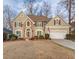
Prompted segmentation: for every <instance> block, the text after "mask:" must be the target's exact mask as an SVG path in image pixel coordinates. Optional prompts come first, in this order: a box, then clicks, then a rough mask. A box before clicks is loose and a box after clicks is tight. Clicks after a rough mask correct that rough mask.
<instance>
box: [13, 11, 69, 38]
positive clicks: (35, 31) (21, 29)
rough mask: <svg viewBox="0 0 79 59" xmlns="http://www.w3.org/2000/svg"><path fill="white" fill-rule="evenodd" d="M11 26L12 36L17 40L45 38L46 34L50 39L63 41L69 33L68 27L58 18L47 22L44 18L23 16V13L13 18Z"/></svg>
mask: <svg viewBox="0 0 79 59" xmlns="http://www.w3.org/2000/svg"><path fill="white" fill-rule="evenodd" d="M12 26H13V34H16V35H17V36H18V37H19V38H32V37H34V36H38V37H39V36H45V34H46V33H48V34H50V38H58V39H60V38H61V39H63V38H65V35H66V34H67V33H68V32H69V25H68V24H67V23H65V22H64V20H63V19H61V18H60V17H55V18H54V19H51V20H50V21H49V20H48V18H47V17H45V16H35V15H25V14H24V13H23V12H20V14H19V15H18V16H16V18H14V20H13V21H12ZM49 32H50V33H49ZM53 35H54V36H53Z"/></svg>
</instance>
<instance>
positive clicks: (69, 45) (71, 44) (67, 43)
mask: <svg viewBox="0 0 79 59" xmlns="http://www.w3.org/2000/svg"><path fill="white" fill-rule="evenodd" d="M52 41H53V42H55V43H57V44H59V45H62V46H64V47H67V48H70V49H73V50H75V42H74V41H70V40H66V39H52Z"/></svg>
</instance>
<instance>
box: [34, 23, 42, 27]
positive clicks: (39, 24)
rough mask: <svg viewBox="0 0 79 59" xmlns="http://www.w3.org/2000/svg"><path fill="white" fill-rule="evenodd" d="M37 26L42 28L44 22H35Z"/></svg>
mask: <svg viewBox="0 0 79 59" xmlns="http://www.w3.org/2000/svg"><path fill="white" fill-rule="evenodd" d="M35 25H36V26H39V27H41V26H42V25H43V23H42V22H35Z"/></svg>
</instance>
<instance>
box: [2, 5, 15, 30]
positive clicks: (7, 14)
mask: <svg viewBox="0 0 79 59" xmlns="http://www.w3.org/2000/svg"><path fill="white" fill-rule="evenodd" d="M3 9H4V10H3V14H4V15H3V19H4V21H3V23H4V27H5V26H6V27H8V29H12V25H11V20H12V17H14V16H15V11H14V10H12V8H11V7H10V6H9V5H4V6H3Z"/></svg>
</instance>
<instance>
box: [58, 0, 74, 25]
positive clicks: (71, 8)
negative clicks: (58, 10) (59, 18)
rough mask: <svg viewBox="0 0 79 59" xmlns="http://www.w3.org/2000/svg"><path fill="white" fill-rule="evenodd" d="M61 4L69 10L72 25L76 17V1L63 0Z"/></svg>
mask: <svg viewBox="0 0 79 59" xmlns="http://www.w3.org/2000/svg"><path fill="white" fill-rule="evenodd" d="M59 4H60V5H61V6H62V7H64V8H65V9H66V10H67V12H68V19H69V24H70V23H71V19H72V18H73V17H74V16H75V12H74V11H75V0H61V1H60V2H59Z"/></svg>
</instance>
